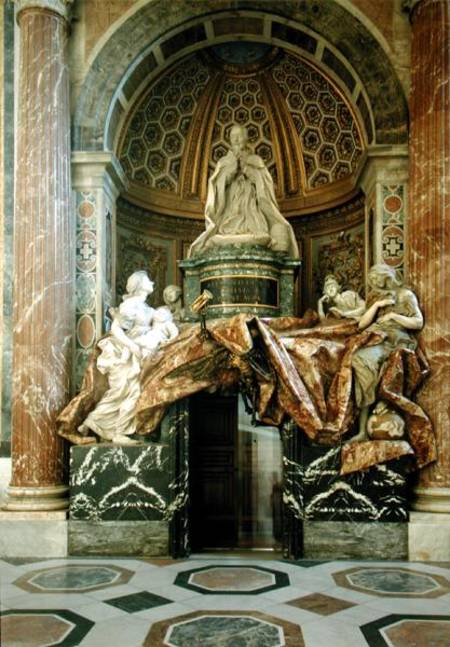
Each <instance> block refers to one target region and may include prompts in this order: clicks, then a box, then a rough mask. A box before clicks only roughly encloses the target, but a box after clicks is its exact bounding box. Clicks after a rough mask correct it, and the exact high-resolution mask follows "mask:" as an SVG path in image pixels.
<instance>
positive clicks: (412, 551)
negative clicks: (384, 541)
mask: <svg viewBox="0 0 450 647" xmlns="http://www.w3.org/2000/svg"><path fill="white" fill-rule="evenodd" d="M408 548H409V555H408V556H409V559H410V560H411V561H423V562H450V514H442V513H432V512H411V513H410V520H409V524H408Z"/></svg>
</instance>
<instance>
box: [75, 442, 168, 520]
mask: <svg viewBox="0 0 450 647" xmlns="http://www.w3.org/2000/svg"><path fill="white" fill-rule="evenodd" d="M169 480H170V472H169V449H168V446H167V445H165V444H161V443H153V442H149V443H143V444H140V445H136V446H126V447H125V446H118V445H111V444H101V445H94V446H84V447H83V446H74V447H72V449H71V457H70V511H69V514H70V519H71V520H74V521H76V520H78V521H81V520H86V521H87V520H89V521H113V520H116V521H158V520H164V519H166V517H167V515H168V511H169V489H168V488H169Z"/></svg>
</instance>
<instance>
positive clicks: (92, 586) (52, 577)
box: [14, 564, 134, 593]
mask: <svg viewBox="0 0 450 647" xmlns="http://www.w3.org/2000/svg"><path fill="white" fill-rule="evenodd" d="M133 575H134V573H133V572H132V571H128V570H127V569H125V568H121V567H119V566H109V565H105V566H96V565H88V564H80V565H76V564H67V565H65V566H56V567H55V568H46V569H43V570H41V571H32V572H31V573H27V574H26V575H23V576H22V577H20V578H19V579H17V580H16V581H15V582H14V584H15V585H16V586H18V587H20V588H22V589H24V590H25V591H30V592H33V593H56V592H60V593H61V592H64V593H79V592H82V591H96V590H98V589H103V588H106V587H109V586H116V585H118V584H124V583H126V582H128V581H129V580H130V579H131V577H132V576H133Z"/></svg>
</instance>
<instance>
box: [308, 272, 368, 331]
mask: <svg viewBox="0 0 450 647" xmlns="http://www.w3.org/2000/svg"><path fill="white" fill-rule="evenodd" d="M365 308H366V304H365V302H364V300H363V299H361V297H360V296H359V294H358V293H357V292H355V291H354V290H345V291H344V292H343V291H342V287H341V285H340V284H339V281H338V280H337V279H336V277H335V276H334V274H327V276H326V277H325V281H324V284H323V295H322V296H321V297H320V299H319V300H318V302H317V312H318V314H319V317H320V320H321V321H323V320H324V319H325V318H326V317H327V316H332V317H336V318H337V319H341V318H343V319H359V317H360V316H361V315H362V314H363V312H364V310H365Z"/></svg>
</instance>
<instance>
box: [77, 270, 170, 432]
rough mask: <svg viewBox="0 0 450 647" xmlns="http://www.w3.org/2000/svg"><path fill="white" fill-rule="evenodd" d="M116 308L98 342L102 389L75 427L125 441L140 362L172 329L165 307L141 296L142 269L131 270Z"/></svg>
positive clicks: (132, 421) (145, 291) (148, 286)
mask: <svg viewBox="0 0 450 647" xmlns="http://www.w3.org/2000/svg"><path fill="white" fill-rule="evenodd" d="M126 290H127V293H126V294H125V295H124V296H123V300H122V303H121V304H120V306H119V307H118V308H111V314H112V316H113V322H112V325H111V332H110V334H109V335H108V336H107V337H105V338H103V339H101V340H100V341H99V342H98V348H99V349H100V350H101V353H100V355H99V356H98V358H97V369H98V370H99V371H100V372H101V373H103V374H104V375H106V377H107V380H108V390H107V391H106V392H105V393H104V395H103V397H102V398H101V400H100V401H99V402H98V404H97V406H96V407H95V409H94V410H93V411H91V413H89V415H88V416H87V418H86V419H85V420H84V422H83V423H82V425H80V427H78V431H79V433H80V434H82V435H87V434H89V432H90V431H93V432H94V433H95V434H96V435H97V436H99V437H100V438H102V439H103V440H106V441H110V442H113V443H120V444H131V443H133V442H134V441H133V440H132V439H130V436H131V435H133V434H134V433H135V432H136V418H135V406H136V402H137V400H138V398H139V395H140V392H141V389H140V373H141V368H142V362H143V361H144V360H147V359H148V358H150V357H151V355H152V354H154V353H155V352H156V350H157V349H158V347H159V346H160V345H161V344H162V343H164V342H165V341H168V340H170V339H173V338H174V337H176V336H177V334H178V329H177V327H176V325H175V324H174V323H173V318H172V315H171V313H170V311H169V309H168V308H166V307H162V308H158V309H156V310H155V309H154V308H152V307H150V306H149V305H147V303H146V299H147V297H148V296H149V295H150V294H151V293H152V292H153V282H152V281H151V280H150V279H149V277H148V275H147V272H144V271H139V272H134V274H132V275H131V276H130V278H129V279H128V281H127V285H126Z"/></svg>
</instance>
